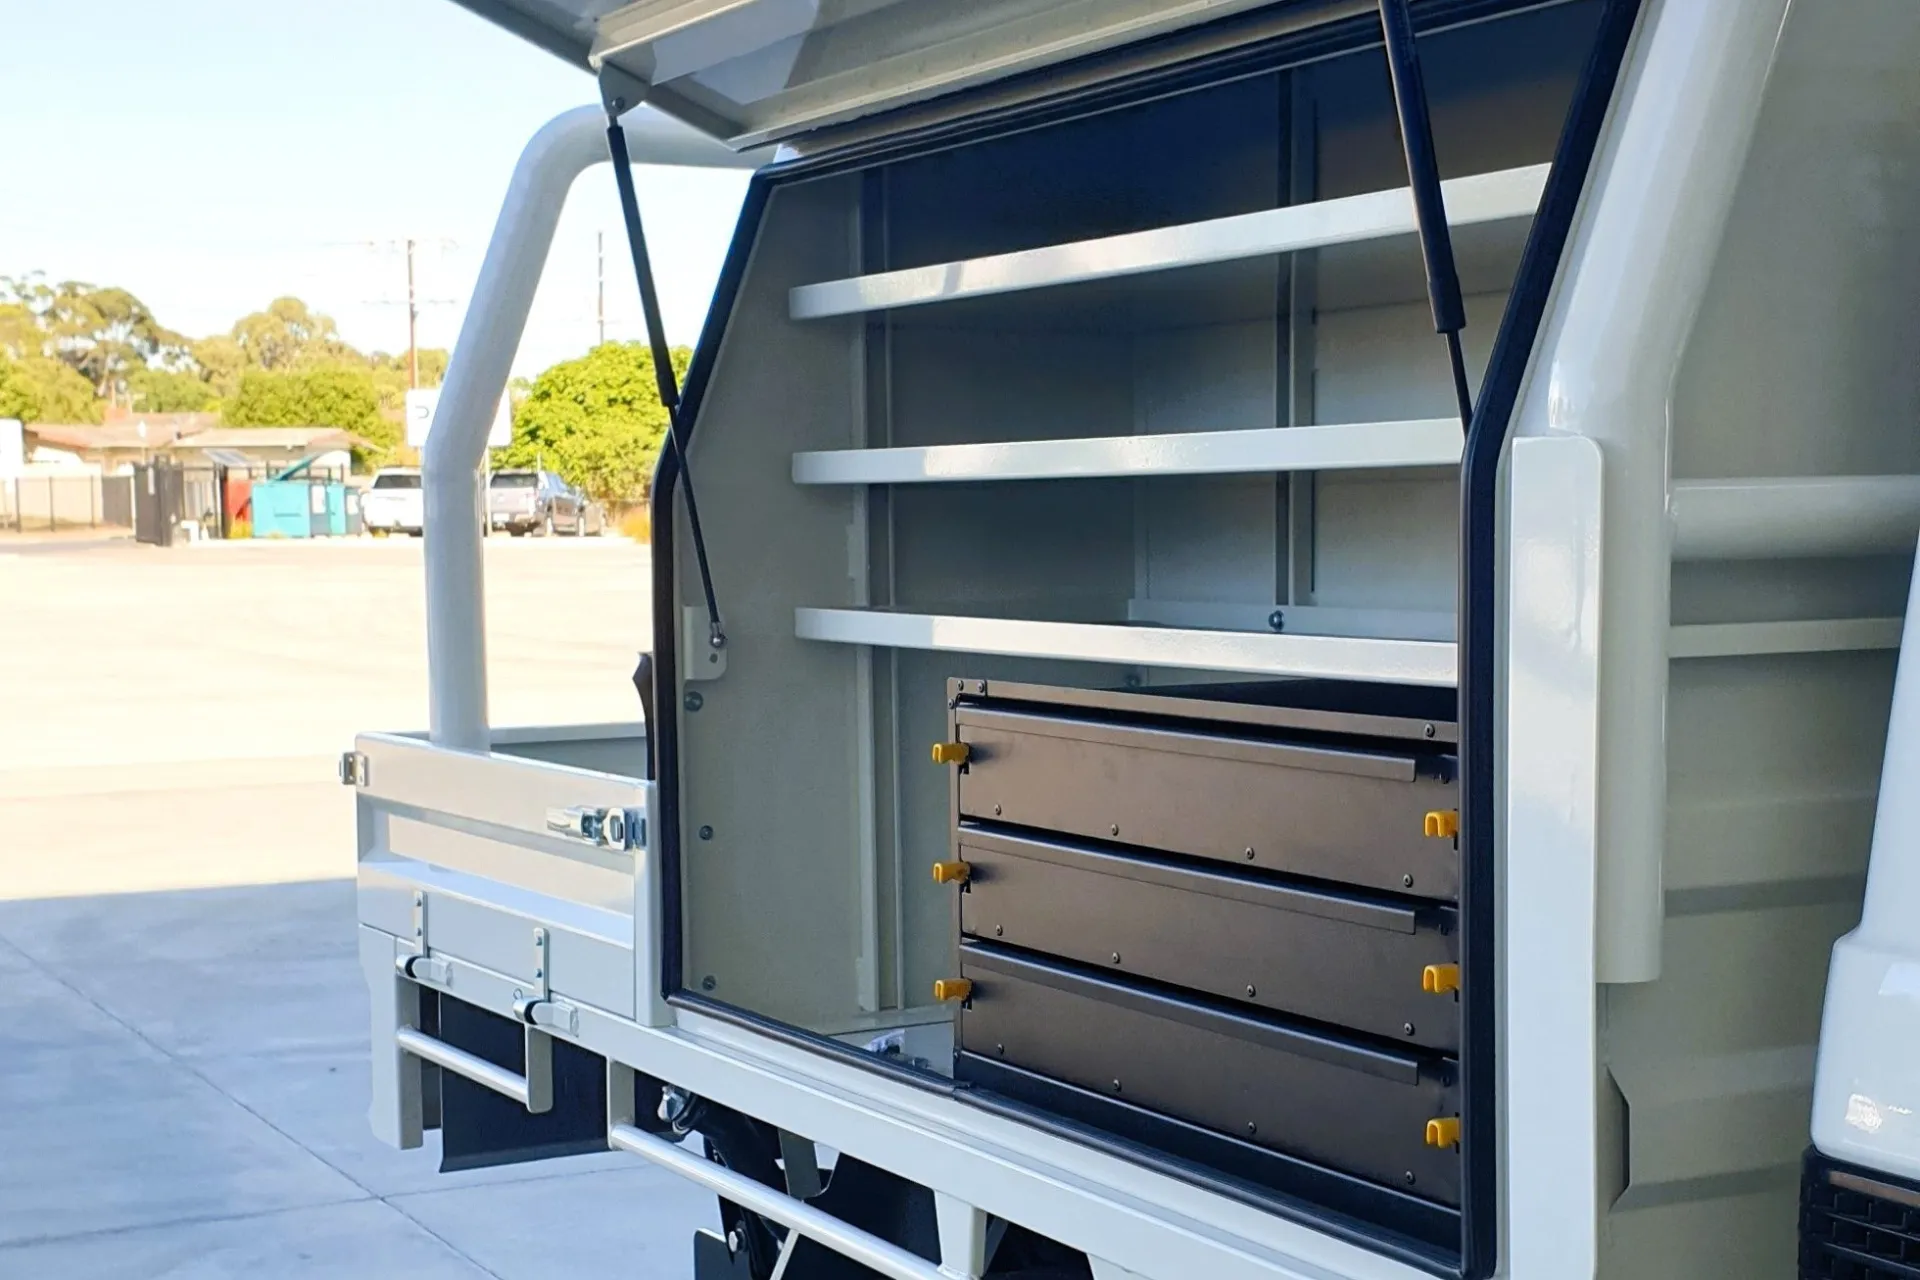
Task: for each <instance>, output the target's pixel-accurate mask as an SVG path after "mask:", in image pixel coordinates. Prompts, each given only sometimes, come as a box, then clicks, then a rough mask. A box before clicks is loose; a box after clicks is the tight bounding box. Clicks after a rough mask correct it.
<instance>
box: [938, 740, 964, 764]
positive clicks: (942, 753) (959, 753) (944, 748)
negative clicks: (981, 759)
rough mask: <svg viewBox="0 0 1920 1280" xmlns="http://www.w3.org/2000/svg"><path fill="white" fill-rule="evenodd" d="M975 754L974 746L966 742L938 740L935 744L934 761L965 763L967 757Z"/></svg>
mask: <svg viewBox="0 0 1920 1280" xmlns="http://www.w3.org/2000/svg"><path fill="white" fill-rule="evenodd" d="M972 754H973V748H972V747H970V746H968V745H967V744H966V743H964V742H936V743H934V744H933V762H934V763H935V764H965V763H966V762H967V757H968V756H971V755H972Z"/></svg>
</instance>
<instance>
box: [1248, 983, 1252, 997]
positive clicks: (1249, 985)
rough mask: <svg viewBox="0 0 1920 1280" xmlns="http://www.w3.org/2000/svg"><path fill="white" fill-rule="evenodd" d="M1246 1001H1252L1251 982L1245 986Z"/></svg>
mask: <svg viewBox="0 0 1920 1280" xmlns="http://www.w3.org/2000/svg"><path fill="white" fill-rule="evenodd" d="M1247 999H1249V1000H1251V999H1253V984H1252V983H1251V982H1249V983H1248V984H1247Z"/></svg>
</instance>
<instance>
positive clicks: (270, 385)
mask: <svg viewBox="0 0 1920 1280" xmlns="http://www.w3.org/2000/svg"><path fill="white" fill-rule="evenodd" d="M222 415H223V417H224V419H225V421H226V423H227V425H228V426H233V427H338V428H340V429H341V430H342V431H351V432H352V433H353V434H354V435H356V436H359V437H360V438H361V439H362V440H364V441H366V442H367V445H368V446H369V447H367V448H361V449H356V450H355V454H356V456H357V457H359V458H360V460H361V461H362V462H363V463H366V462H370V461H376V460H378V459H379V458H380V457H382V456H384V454H385V453H386V452H387V451H389V450H391V449H393V448H394V447H395V446H397V445H398V444H399V443H400V438H401V431H400V424H399V423H397V422H394V421H392V420H391V419H389V418H387V417H386V416H385V415H384V414H382V413H381V412H380V397H379V394H378V393H377V392H376V391H375V390H374V385H373V374H372V373H371V372H370V371H369V370H367V369H363V368H362V369H356V368H353V367H351V366H346V365H334V366H330V367H324V368H318V369H308V370H305V371H302V372H298V373H290V372H283V373H275V372H269V371H267V370H261V369H255V370H252V371H250V372H248V373H245V374H242V375H241V377H240V385H239V388H238V389H237V390H236V391H235V392H234V395H233V398H232V399H230V400H228V401H226V402H225V404H224V405H223V406H222Z"/></svg>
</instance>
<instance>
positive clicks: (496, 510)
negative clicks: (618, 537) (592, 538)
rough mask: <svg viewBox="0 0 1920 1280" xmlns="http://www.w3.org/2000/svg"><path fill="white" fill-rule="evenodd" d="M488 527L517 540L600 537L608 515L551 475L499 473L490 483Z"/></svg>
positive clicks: (577, 491) (488, 489)
mask: <svg viewBox="0 0 1920 1280" xmlns="http://www.w3.org/2000/svg"><path fill="white" fill-rule="evenodd" d="M487 523H488V524H489V525H491V526H492V527H493V528H495V529H505V530H506V531H507V532H508V533H511V534H512V535H513V536H514V537H516V538H517V537H520V536H522V535H524V534H528V533H538V534H541V535H543V536H546V535H551V534H555V533H568V534H572V535H573V536H574V537H580V536H581V535H583V534H588V533H594V534H597V533H600V532H601V531H602V530H603V529H605V527H606V514H605V512H603V511H602V510H601V508H600V506H599V504H598V503H596V502H594V501H592V500H591V499H589V498H588V497H587V496H586V495H585V494H584V493H581V492H580V491H579V490H578V489H576V488H574V487H573V486H572V485H570V484H568V483H567V482H566V481H565V480H562V479H561V478H560V477H559V476H557V475H555V474H554V473H553V472H551V471H496V472H494V473H493V478H492V479H491V480H489V481H488V482H487Z"/></svg>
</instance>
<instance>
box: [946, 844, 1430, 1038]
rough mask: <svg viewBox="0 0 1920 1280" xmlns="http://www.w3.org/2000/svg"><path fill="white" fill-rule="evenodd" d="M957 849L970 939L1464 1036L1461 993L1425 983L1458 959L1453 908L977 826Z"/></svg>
mask: <svg viewBox="0 0 1920 1280" xmlns="http://www.w3.org/2000/svg"><path fill="white" fill-rule="evenodd" d="M958 849H959V856H960V858H961V860H963V861H964V862H966V864H967V866H968V878H967V885H966V890H965V892H963V893H961V894H960V895H959V903H960V932H961V934H962V936H963V937H967V938H979V939H983V940H987V941H991V942H998V943H1003V944H1006V945H1009V946H1017V947H1022V948H1026V949H1028V950H1034V951H1041V952H1045V953H1047V954H1050V955H1056V956H1060V957H1062V958H1064V959H1067V960H1073V961H1077V962H1079V963H1082V964H1087V965H1092V966H1095V967H1097V968H1100V969H1104V970H1107V971H1110V972H1112V973H1114V974H1116V975H1128V976H1134V977H1140V978H1146V979H1151V980H1153V981H1156V982H1162V983H1167V984H1170V985H1173V986H1177V987H1185V988H1189V989H1191V990H1193V991H1197V992H1203V993H1205V994H1207V995H1211V996H1216V997H1222V998H1225V999H1227V1000H1232V1001H1235V1002H1240V1003H1246V1004H1251V1005H1256V1006H1259V1007H1261V1008H1265V1009H1270V1010H1276V1011H1279V1012H1283V1013H1289V1014H1294V1015H1298V1016H1299V1017H1303V1018H1311V1019H1314V1020H1316V1021H1320V1022H1327V1023H1335V1024H1339V1025H1342V1026H1345V1027H1350V1028H1353V1029H1354V1030H1357V1031H1361V1032H1366V1033H1370V1034H1372V1035H1377V1036H1381V1037H1386V1038H1390V1039H1394V1040H1402V1041H1406V1042H1407V1043H1410V1044H1416V1045H1420V1046H1424V1047H1428V1048H1437V1049H1443V1050H1452V1049H1455V1048H1456V1047H1457V1046H1458V1044H1459V1008H1458V1005H1457V1003H1456V1000H1455V997H1454V996H1453V994H1452V993H1451V992H1450V991H1438V992H1436V991H1434V990H1430V989H1429V988H1433V987H1439V986H1447V985H1450V984H1447V983H1441V982H1436V981H1434V980H1433V978H1432V977H1430V976H1429V974H1430V973H1431V972H1433V971H1436V970H1437V971H1440V972H1448V971H1450V969H1451V967H1452V966H1455V965H1457V964H1458V962H1459V938H1458V935H1457V930H1456V928H1455V924H1456V921H1455V913H1454V911H1453V909H1452V908H1451V907H1443V906H1437V905H1434V904H1431V903H1420V902H1412V901H1407V900H1404V899H1401V900H1395V899H1388V898H1383V897H1380V896H1377V895H1372V896H1368V895H1359V894H1353V893H1334V892H1329V891H1326V890H1323V889H1319V888H1307V887H1303V886H1299V885H1290V884H1286V883H1280V882H1275V881H1273V880H1270V879H1264V878H1253V877H1249V876H1246V875H1234V874H1228V873H1226V872H1223V871H1219V870H1214V869H1213V868H1211V867H1210V866H1208V865H1207V864H1204V863H1191V862H1178V861H1174V860H1171V859H1166V858H1147V857H1141V856H1138V855H1134V856H1129V855H1126V854H1119V853H1114V852H1110V851H1108V850H1105V849H1101V848H1098V847H1095V846H1090V845H1085V844H1078V843H1068V842H1064V841H1061V840H1057V839H1043V838H1039V837H1036V836H1033V835H1031V834H1028V833H1009V832H1004V831H994V830H990V829H984V828H981V827H978V826H975V825H971V824H963V825H962V826H961V828H960V833H959V842H958ZM1423 979H1424V981H1423Z"/></svg>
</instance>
